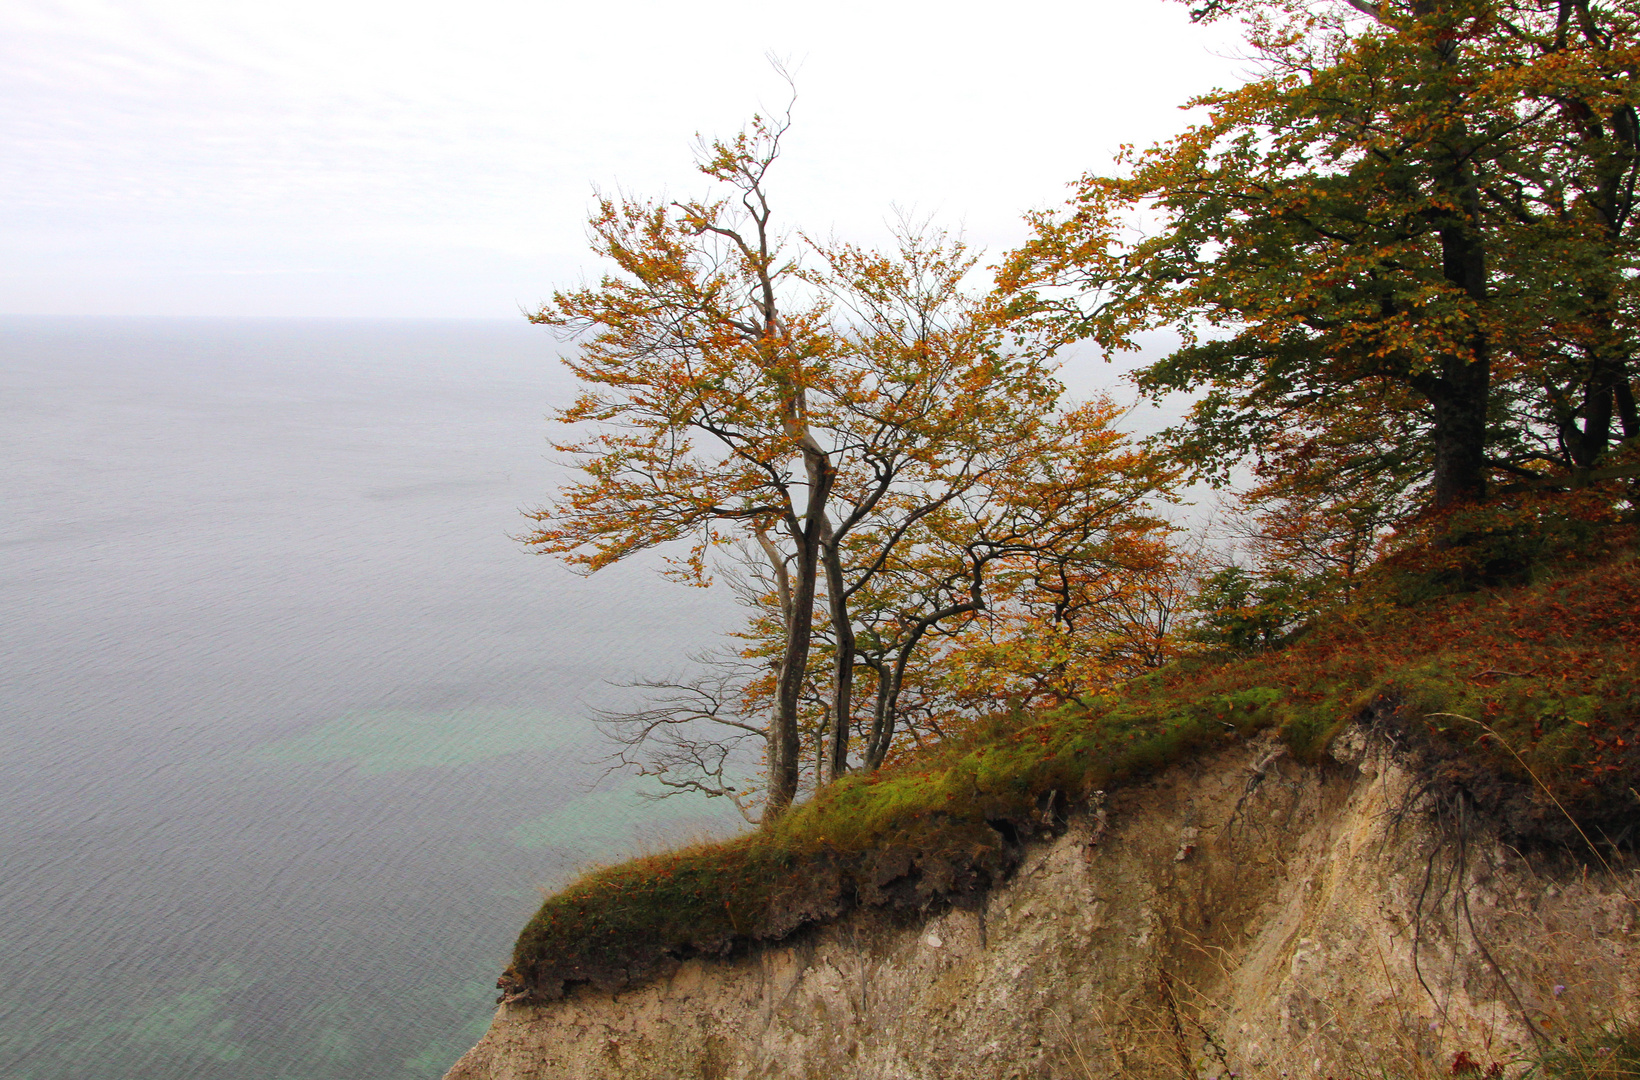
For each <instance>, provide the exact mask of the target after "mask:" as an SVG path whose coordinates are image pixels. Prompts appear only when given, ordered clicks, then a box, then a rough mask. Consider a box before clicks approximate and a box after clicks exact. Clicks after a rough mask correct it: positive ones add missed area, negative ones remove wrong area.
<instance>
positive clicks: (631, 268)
mask: <svg viewBox="0 0 1640 1080" xmlns="http://www.w3.org/2000/svg"><path fill="white" fill-rule="evenodd" d="M784 132H785V125H784V123H781V124H771V123H769V122H765V121H761V120H759V121H754V124H753V125H752V127H751V128H750V129H749V131H748V132H747V133H745V134H743V135H741V136H740V137H738V138H737V139H735V140H731V141H728V142H721V141H720V142H715V143H711V144H709V145H707V146H706V147H705V148H704V153H703V155H702V159H701V169H702V171H703V172H704V173H706V175H707V176H709V177H710V178H711V179H713V180H714V181H716V182H718V183H719V184H722V185H727V187H728V188H729V189H730V191H731V195H730V196H728V197H726V198H722V199H718V200H715V201H714V200H709V199H708V200H697V201H692V202H681V203H676V202H674V203H662V202H653V201H644V200H638V199H632V198H614V199H602V200H600V203H599V206H598V212H597V213H596V215H595V216H594V218H593V220H592V236H593V242H594V248H595V250H596V251H597V253H598V254H600V255H602V256H604V257H605V258H606V259H607V260H608V261H609V262H611V263H612V264H613V266H614V270H613V272H611V273H609V274H607V275H606V276H605V277H604V278H603V279H601V280H600V281H599V282H598V283H597V284H596V285H588V286H584V287H582V288H579V289H574V290H565V291H560V292H558V293H556V294H555V295H554V298H553V301H552V303H550V304H548V305H546V306H544V307H543V308H542V309H541V310H540V311H539V312H537V313H536V314H535V315H534V316H532V318H533V320H534V321H536V322H539V323H542V324H545V325H548V326H552V327H555V328H558V329H560V330H562V331H565V332H567V333H569V334H571V335H573V336H576V337H578V338H579V339H580V341H581V342H582V348H581V350H580V351H579V353H577V354H575V355H573V356H571V357H569V358H568V359H567V360H566V363H568V364H569V366H570V367H571V369H572V370H573V371H574V372H575V373H576V375H577V376H578V377H579V378H580V379H581V381H582V383H583V386H584V390H583V393H582V395H581V396H580V398H579V399H578V400H577V402H576V403H575V404H574V405H573V406H571V407H570V408H569V409H566V410H564V411H563V412H561V413H560V414H559V415H558V417H557V419H558V420H559V421H561V422H563V423H567V424H571V425H577V426H579V427H581V428H582V429H583V430H586V431H587V432H588V433H587V434H586V435H585V436H584V437H582V438H580V439H578V440H575V441H568V442H564V443H561V444H557V445H558V449H560V450H561V451H564V452H567V453H568V454H570V455H572V456H573V457H574V459H575V460H576V462H577V464H578V465H579V467H580V468H581V470H582V472H583V477H584V478H583V479H581V480H580V481H578V482H576V483H573V484H571V485H569V486H568V487H566V488H565V489H564V490H563V491H562V492H561V493H560V495H559V497H558V499H557V500H556V501H555V502H554V503H553V504H551V505H549V506H546V507H544V508H542V509H541V510H539V511H536V512H534V513H533V514H532V517H534V519H535V520H536V521H537V522H539V523H540V526H541V527H540V528H539V529H538V530H536V531H535V532H533V533H531V534H529V535H528V536H527V537H526V538H525V539H526V540H527V542H528V543H530V544H531V545H533V546H534V547H536V548H537V550H540V551H543V552H548V553H553V554H558V555H561V556H564V557H566V558H567V559H568V560H569V561H570V562H571V564H572V565H575V566H578V567H581V568H584V569H585V570H587V571H594V570H597V569H598V568H600V567H602V566H605V565H608V564H609V563H612V562H614V561H617V560H619V559H622V558H625V557H627V556H628V555H630V554H632V553H634V552H637V551H640V550H644V549H648V548H652V547H659V546H662V545H667V544H672V543H675V542H679V541H684V542H688V543H689V544H690V547H689V554H688V555H687V556H685V557H682V558H677V559H674V560H673V561H672V562H671V563H670V564H669V565H670V566H671V568H672V573H673V574H674V575H675V576H677V577H679V578H682V579H684V580H687V581H692V582H695V583H703V582H704V581H705V580H706V576H707V571H708V562H709V556H710V553H711V552H712V551H713V550H714V548H717V547H720V546H721V545H724V544H728V543H734V542H741V543H743V545H744V546H745V549H746V550H749V551H751V552H754V553H756V554H757V555H758V556H759V557H760V558H761V560H762V563H761V565H762V569H761V570H760V571H759V574H758V577H757V579H758V580H759V581H760V582H761V583H762V591H761V593H759V595H758V598H757V599H756V601H755V603H754V605H753V606H754V608H755V611H754V615H753V619H752V630H751V632H750V638H749V640H752V644H750V645H748V646H746V648H745V649H744V650H743V651H742V653H741V655H740V656H739V657H738V658H736V657H728V658H725V660H726V662H725V664H724V665H720V670H719V672H718V674H716V675H709V676H706V677H705V678H704V680H692V679H684V680H669V681H665V682H663V683H659V684H655V685H652V686H650V687H649V689H650V690H651V691H653V692H655V693H656V694H657V695H659V697H658V700H657V701H656V702H655V703H654V705H653V707H649V708H645V709H641V710H639V711H637V712H634V713H632V714H630V715H629V716H627V717H626V718H625V719H624V720H623V719H621V718H619V717H606V720H607V721H609V722H610V723H611V724H612V726H613V727H614V728H615V729H616V730H617V731H618V733H621V734H622V737H623V738H626V739H628V740H629V742H645V741H648V742H651V743H652V744H653V745H654V746H655V748H656V749H657V750H658V752H659V754H660V757H659V758H658V759H657V766H656V767H657V768H659V769H660V770H661V771H662V772H663V773H667V775H665V776H662V782H663V783H674V782H675V783H677V784H678V785H680V786H683V787H690V786H693V787H695V788H696V789H698V790H708V791H709V792H710V793H713V794H730V792H729V789H728V786H727V785H726V783H725V782H724V780H723V776H722V768H723V764H724V762H725V761H726V760H727V759H726V758H724V757H722V756H721V755H717V754H716V751H714V750H712V749H711V748H710V746H709V745H708V744H709V743H710V737H709V736H708V737H707V743H697V742H696V741H695V740H697V739H698V738H700V736H699V735H698V733H697V732H696V731H692V730H690V729H691V725H695V727H696V728H697V729H699V730H707V731H710V730H711V729H712V728H713V727H714V726H716V727H718V728H722V729H724V732H723V733H724V734H725V735H726V737H727V738H729V739H730V740H738V739H742V738H744V737H748V736H749V735H750V733H752V732H753V731H755V730H761V731H762V732H763V737H764V740H765V743H766V757H767V762H768V779H767V782H766V783H765V784H764V785H762V795H763V799H764V805H765V806H766V807H767V809H768V811H769V812H772V813H778V812H779V811H780V809H781V808H782V807H784V806H785V805H786V804H787V803H789V802H790V801H791V799H792V798H793V797H794V795H795V794H796V792H797V790H798V786H799V780H800V763H799V757H800V754H801V750H802V745H803V743H804V735H805V733H806V732H807V731H808V730H810V729H811V728H813V727H814V721H813V716H814V713H815V711H816V709H818V711H819V712H820V713H822V714H823V719H822V720H821V722H820V730H822V731H824V735H823V741H824V746H823V750H822V754H821V768H819V769H817V782H821V781H824V780H829V779H833V778H835V777H837V776H838V775H840V774H842V773H843V772H845V771H847V770H848V769H849V768H850V767H853V766H855V765H863V766H865V767H868V768H869V767H876V766H877V765H878V764H880V763H881V762H882V760H883V758H884V755H885V754H886V752H887V748H888V747H889V745H890V743H891V742H892V739H893V736H894V732H895V730H896V728H897V721H896V715H897V704H896V703H897V702H898V700H899V695H900V693H901V688H902V687H903V684H904V672H905V670H906V668H907V665H908V664H909V663H910V662H911V659H912V654H913V653H915V651H916V650H917V648H918V645H919V643H920V642H921V641H922V640H923V639H924V638H925V637H926V636H927V635H928V634H930V633H943V632H945V631H946V630H947V629H948V628H949V627H951V626H952V625H954V621H956V622H960V620H961V619H962V618H963V617H964V616H967V615H971V614H973V613H975V612H979V611H983V610H984V609H985V607H986V604H987V594H988V591H987V576H988V574H989V571H990V568H991V567H993V566H995V565H1000V563H1001V562H1003V561H1007V560H1012V561H1015V562H1017V561H1019V560H1022V559H1025V560H1028V559H1030V558H1048V557H1050V556H1049V555H1048V553H1049V552H1054V553H1057V554H1055V555H1053V556H1052V557H1056V558H1064V557H1069V553H1070V552H1071V551H1072V550H1073V549H1074V548H1076V546H1077V545H1078V544H1080V545H1082V547H1083V548H1089V547H1090V545H1091V539H1090V538H1091V537H1092V536H1093V535H1094V534H1095V533H1096V532H1098V531H1099V530H1101V529H1107V528H1109V527H1111V526H1112V523H1113V522H1115V521H1117V520H1118V519H1120V518H1123V517H1124V515H1125V516H1126V517H1133V516H1135V515H1140V514H1142V513H1143V510H1142V504H1143V502H1144V500H1145V499H1146V498H1147V497H1148V496H1149V495H1150V494H1152V493H1153V490H1154V488H1155V487H1156V485H1157V484H1158V483H1162V482H1165V479H1166V475H1165V470H1162V469H1160V468H1157V467H1152V466H1150V465H1148V464H1144V463H1145V462H1147V461H1148V459H1147V458H1146V457H1145V455H1143V454H1140V453H1138V452H1137V451H1133V450H1132V449H1131V448H1124V449H1119V448H1118V444H1119V443H1120V442H1121V439H1120V436H1118V435H1117V434H1116V433H1115V431H1114V428H1113V426H1112V422H1113V420H1114V418H1115V411H1114V410H1113V409H1111V408H1109V407H1108V406H1102V407H1100V408H1098V409H1081V410H1064V409H1061V408H1059V406H1058V401H1059V397H1060V394H1061V391H1062V387H1061V386H1060V384H1059V382H1058V381H1057V380H1056V379H1055V377H1054V375H1053V372H1052V368H1051V365H1050V362H1049V361H1048V359H1047V358H1046V357H1044V356H1041V355H1039V354H1034V353H1029V352H1017V351H1010V350H1007V349H1004V348H1003V347H1002V345H1003V339H1002V333H1001V327H1002V323H1001V321H1000V320H999V316H998V310H997V308H996V306H995V305H994V304H992V303H991V302H990V301H989V299H988V298H987V297H986V295H985V294H983V293H981V292H976V291H975V290H972V289H971V288H970V286H969V279H970V278H971V277H972V276H973V275H974V273H975V270H976V259H975V256H974V255H973V254H972V253H970V252H969V251H968V250H967V249H966V247H965V246H964V245H963V243H962V242H961V240H960V239H958V238H953V237H951V236H949V235H947V234H945V233H943V232H941V231H939V230H936V229H932V228H930V227H927V226H922V225H917V224H915V223H910V222H902V223H901V224H900V227H899V228H898V229H897V230H896V236H895V244H894V246H893V247H891V248H890V249H888V250H886V251H875V250H870V249H866V248H862V247H859V246H857V245H852V244H848V243H840V242H827V243H822V242H817V241H815V240H813V239H811V238H809V237H806V236H801V235H798V236H795V237H789V236H785V235H782V234H779V233H777V232H775V231H773V230H772V228H771V225H770V221H771V210H770V203H769V198H768V190H767V175H768V172H769V169H770V167H771V166H772V165H773V164H774V162H775V161H776V159H777V158H778V155H779V148H780V140H781V138H782V137H783V135H784ZM890 598H892V599H890ZM890 611H892V619H893V620H894V622H895V625H896V626H897V627H900V628H901V629H903V631H904V632H903V633H900V634H898V635H897V636H896V635H888V636H885V634H884V633H883V626H884V625H885V624H884V622H883V620H884V619H885V618H888V617H889V616H888V613H889V612H890ZM817 618H818V624H817ZM817 625H819V626H820V627H821V629H822V632H823V634H824V636H825V640H824V642H823V645H824V648H823V649H822V651H821V652H822V657H823V659H824V660H825V661H826V662H827V663H828V664H829V667H830V671H829V673H828V674H817V673H816V672H815V671H814V670H812V668H813V665H812V663H811V655H812V653H813V644H814V640H815V638H814V635H815V632H816V627H817ZM857 629H859V630H863V631H865V632H866V633H867V635H868V636H867V640H865V641H864V642H862V641H860V640H858V639H857V638H856V631H857ZM754 657H756V658H759V659H761V660H763V661H772V671H773V675H774V677H773V679H772V680H771V679H769V678H768V677H767V676H768V672H769V670H770V668H768V667H759V666H758V664H755V663H754V664H751V665H750V666H747V665H746V664H743V663H741V661H747V660H751V659H752V658H754ZM860 670H865V671H868V672H870V673H872V674H874V675H876V676H879V677H878V678H877V679H876V681H875V682H874V684H873V693H874V700H873V704H872V706H871V708H872V710H873V711H872V715H873V717H874V719H873V721H872V722H871V723H869V724H866V725H865V727H864V730H863V731H856V720H857V719H858V717H857V710H856V702H855V700H854V689H853V688H854V682H855V676H856V672H857V671H860ZM724 672H728V673H729V674H728V677H722V676H724ZM820 686H824V687H825V690H824V691H823V692H817V689H816V688H817V687H820ZM761 707H766V708H767V716H768V720H767V726H766V727H761V724H762V721H760V720H758V719H757V718H756V717H757V716H758V715H759V714H758V709H759V708H761ZM701 725H704V727H703V728H702V727H701ZM752 741H753V742H755V741H756V739H755V737H754V738H752ZM851 753H852V754H853V757H852V758H851ZM666 762H672V763H673V764H672V765H671V766H667V765H666ZM641 767H643V766H640V768H641ZM690 776H693V777H695V778H696V779H694V780H691V779H688V777H690ZM701 778H705V779H701ZM702 785H704V786H702ZM742 793H743V792H742V791H741V789H739V788H738V787H737V791H736V794H737V795H738V794H742Z"/></svg>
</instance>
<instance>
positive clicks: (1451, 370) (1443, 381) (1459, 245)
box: [1425, 125, 1492, 508]
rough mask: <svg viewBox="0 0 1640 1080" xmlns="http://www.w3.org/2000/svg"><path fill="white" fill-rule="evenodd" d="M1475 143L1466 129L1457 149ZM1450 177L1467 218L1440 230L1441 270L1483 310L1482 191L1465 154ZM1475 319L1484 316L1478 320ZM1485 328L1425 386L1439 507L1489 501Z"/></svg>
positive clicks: (1442, 364)
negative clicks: (1431, 421) (1432, 426)
mask: <svg viewBox="0 0 1640 1080" xmlns="http://www.w3.org/2000/svg"><path fill="white" fill-rule="evenodd" d="M1468 142H1469V139H1468V135H1467V132H1466V131H1465V130H1464V128H1463V126H1462V125H1459V127H1458V129H1457V130H1456V131H1454V132H1453V145H1454V146H1455V147H1463V146H1466V145H1467V144H1468ZM1454 156H1455V160H1454V161H1453V162H1452V165H1451V168H1450V170H1449V171H1448V173H1447V175H1446V177H1445V179H1446V181H1447V183H1448V184H1449V185H1450V190H1451V192H1452V194H1453V195H1454V196H1455V199H1456V201H1457V203H1458V205H1460V206H1461V207H1463V211H1464V212H1463V214H1462V216H1460V217H1458V218H1456V219H1455V220H1452V221H1449V222H1448V223H1447V224H1445V225H1443V226H1442V227H1441V229H1440V240H1441V272H1442V275H1443V276H1444V277H1445V278H1446V280H1447V281H1448V282H1450V283H1451V284H1453V285H1456V286H1457V287H1458V288H1459V289H1462V290H1463V292H1464V293H1465V294H1466V295H1467V296H1468V297H1469V299H1470V300H1471V301H1473V302H1474V304H1475V305H1476V307H1480V306H1482V305H1484V304H1485V303H1486V302H1487V292H1488V281H1487V266H1486V240H1485V233H1484V232H1483V231H1482V228H1483V227H1482V215H1481V203H1480V189H1479V188H1478V187H1477V186H1476V183H1475V178H1474V175H1473V174H1472V173H1471V171H1470V168H1469V165H1468V164H1467V162H1466V160H1465V158H1464V156H1463V155H1462V154H1455V155H1454ZM1472 317H1478V313H1477V316H1472ZM1491 344H1492V343H1491V341H1490V340H1488V338H1487V336H1486V332H1485V331H1484V330H1482V329H1481V328H1480V327H1479V326H1475V327H1474V329H1473V330H1472V331H1471V336H1470V342H1469V352H1468V355H1463V356H1446V357H1442V359H1441V361H1440V370H1439V374H1438V376H1437V377H1435V378H1433V379H1432V380H1431V381H1430V383H1429V385H1428V386H1427V387H1426V388H1425V393H1426V394H1427V395H1428V396H1429V403H1430V405H1431V407H1432V408H1433V410H1434V413H1435V481H1434V486H1435V506H1436V507H1437V508H1441V507H1448V506H1456V505H1458V504H1460V503H1476V502H1483V501H1485V499H1486V414H1487V406H1488V404H1489V398H1490V395H1491V388H1492V348H1491Z"/></svg>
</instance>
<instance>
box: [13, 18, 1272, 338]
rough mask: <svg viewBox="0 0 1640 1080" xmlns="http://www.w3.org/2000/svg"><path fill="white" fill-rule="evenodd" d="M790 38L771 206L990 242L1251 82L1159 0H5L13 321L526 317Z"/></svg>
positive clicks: (788, 217)
mask: <svg viewBox="0 0 1640 1080" xmlns="http://www.w3.org/2000/svg"><path fill="white" fill-rule="evenodd" d="M770 53H773V54H776V55H779V56H782V57H785V58H787V60H788V62H789V63H790V65H791V66H792V67H793V68H794V69H795V70H796V73H797V82H798V89H799V94H800V97H799V100H798V103H797V107H796V117H795V119H796V123H795V127H794V128H793V131H792V133H791V136H790V142H789V152H788V154H787V156H786V157H785V158H784V159H783V161H782V162H781V164H780V166H779V173H778V174H777V175H776V176H775V177H774V178H773V180H772V184H771V187H772V190H773V192H774V196H775V199H776V212H777V214H779V215H780V220H782V221H783V222H784V223H785V224H786V225H788V226H801V227H803V228H805V229H808V230H810V231H815V232H820V233H828V232H835V233H836V234H838V235H839V236H842V237H846V238H849V239H857V240H864V241H873V240H876V239H878V238H879V237H880V236H881V233H882V228H883V222H884V221H885V219H886V218H887V217H888V216H889V214H890V207H891V206H895V205H898V206H901V207H906V208H910V209H912V210H914V211H916V212H918V213H932V214H934V215H935V216H936V218H937V219H938V220H940V221H942V222H943V223H948V224H951V225H959V226H962V227H964V228H965V229H966V231H967V233H968V236H969V238H970V239H971V240H973V241H975V242H977V243H979V244H981V245H984V246H986V247H987V248H989V249H991V250H1000V249H1001V248H1003V247H1006V246H1007V245H1009V244H1011V243H1013V242H1016V241H1017V240H1018V239H1019V238H1020V237H1021V236H1022V229H1021V227H1020V225H1019V219H1020V216H1021V214H1022V213H1023V212H1024V211H1026V210H1028V209H1030V208H1031V207H1033V206H1045V205H1050V204H1053V203H1055V202H1057V201H1059V200H1060V199H1062V198H1063V195H1064V192H1065V184H1066V183H1067V182H1068V181H1069V180H1071V179H1072V178H1073V177H1075V176H1076V175H1077V174H1078V173H1080V172H1081V171H1083V170H1085V169H1089V168H1098V167H1101V166H1103V165H1105V164H1106V163H1108V162H1109V160H1110V157H1111V155H1112V153H1113V152H1114V151H1115V149H1116V148H1117V146H1118V145H1119V144H1121V143H1123V142H1137V143H1141V144H1143V143H1148V142H1151V141H1153V140H1155V139H1157V138H1161V137H1165V136H1166V135H1168V134H1170V133H1172V132H1174V131H1177V130H1178V129H1179V128H1180V127H1181V126H1182V125H1183V124H1184V122H1185V117H1184V116H1183V115H1182V114H1181V113H1180V112H1179V111H1178V108H1177V107H1178V105H1179V104H1180V103H1182V102H1183V101H1184V100H1185V99H1186V98H1188V97H1189V96H1190V95H1191V94H1193V93H1196V92H1199V91H1202V90H1206V89H1208V88H1210V87H1212V86H1216V85H1225V84H1229V83H1233V82H1235V81H1237V80H1238V79H1239V78H1240V76H1241V74H1242V73H1243V71H1244V65H1243V64H1242V63H1241V62H1239V61H1238V60H1237V59H1236V58H1235V55H1236V45H1235V40H1234V36H1233V33H1232V31H1231V29H1230V28H1224V27H1209V28H1202V27H1196V26H1192V25H1191V24H1190V21H1189V18H1188V15H1187V12H1186V9H1185V7H1184V6H1183V5H1182V4H1179V3H1173V2H1165V0H1127V2H1121V0H1078V2H1075V3H1058V2H1051V3H1050V2H1035V3H1033V2H1024V3H1019V4H1015V5H1012V6H1011V7H1006V8H1005V7H1004V6H1002V5H998V4H995V3H989V4H984V5H979V4H972V5H970V4H963V3H949V2H948V3H939V4H935V3H910V2H905V0H874V2H869V3H856V2H846V3H836V2H833V3H808V4H797V3H787V4H771V3H768V2H766V0H765V2H758V3H754V2H739V0H707V2H701V3H693V4H689V3H678V2H676V0H672V2H631V0H623V2H618V3H606V4H602V5H597V4H592V3H573V4H572V3H564V2H561V0H535V2H532V3H513V2H510V0H469V2H466V3H455V2H451V0H446V2H444V3H440V4H428V3H419V2H415V0H408V2H406V0H395V2H393V3H377V2H374V0H278V2H275V3H269V2H267V0H260V2H257V3H254V4H253V3H246V2H241V0H142V2H133V0H123V2H119V0H117V2H112V3H102V2H95V0H66V2H61V3H56V2H49V0H6V3H5V4H3V5H0V133H3V134H0V313H11V314H115V315H138V314H156V315H344V316H347V315H357V316H397V315H422V316H425V315H436V316H458V317H460V316H476V317H483V316H498V317H506V316H514V315H516V313H517V311H518V308H519V306H520V305H533V304H535V303H536V302H538V301H539V300H541V299H542V298H543V297H544V296H545V295H546V294H547V292H548V291H549V289H550V287H551V285H552V284H553V283H554V282H564V281H566V280H573V279H574V278H576V277H578V276H579V274H580V273H581V271H582V270H583V268H589V267H590V263H589V261H588V259H587V257H586V255H585V254H584V252H585V235H584V230H583V223H584V220H585V215H586V210H587V207H588V203H589V200H590V194H591V190H592V187H593V185H594V184H597V185H601V186H604V187H614V186H617V185H618V186H621V187H624V188H626V189H628V190H631V191H633V192H638V193H643V194H651V193H659V192H662V191H665V192H668V193H670V194H672V195H674V196H677V195H685V194H695V193H697V192H700V191H702V190H704V182H703V181H702V180H701V179H700V178H699V177H698V175H696V174H694V173H693V172H692V171H691V156H690V148H691V144H692V141H693V136H694V134H695V133H696V132H697V131H698V132H702V133H704V134H707V135H714V134H717V135H727V134H731V133H733V132H734V131H735V130H737V129H738V128H739V127H740V126H741V124H742V123H743V122H744V120H745V119H746V117H747V116H748V115H749V114H750V113H752V112H753V111H756V110H757V109H759V108H760V107H769V106H774V107H779V106H781V105H783V104H784V98H785V90H784V87H783V85H782V84H781V83H780V81H779V80H778V78H777V77H776V76H775V75H774V74H773V72H772V71H771V70H770V67H769V64H768V61H767V60H766V59H765V57H766V55H768V54H770Z"/></svg>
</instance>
